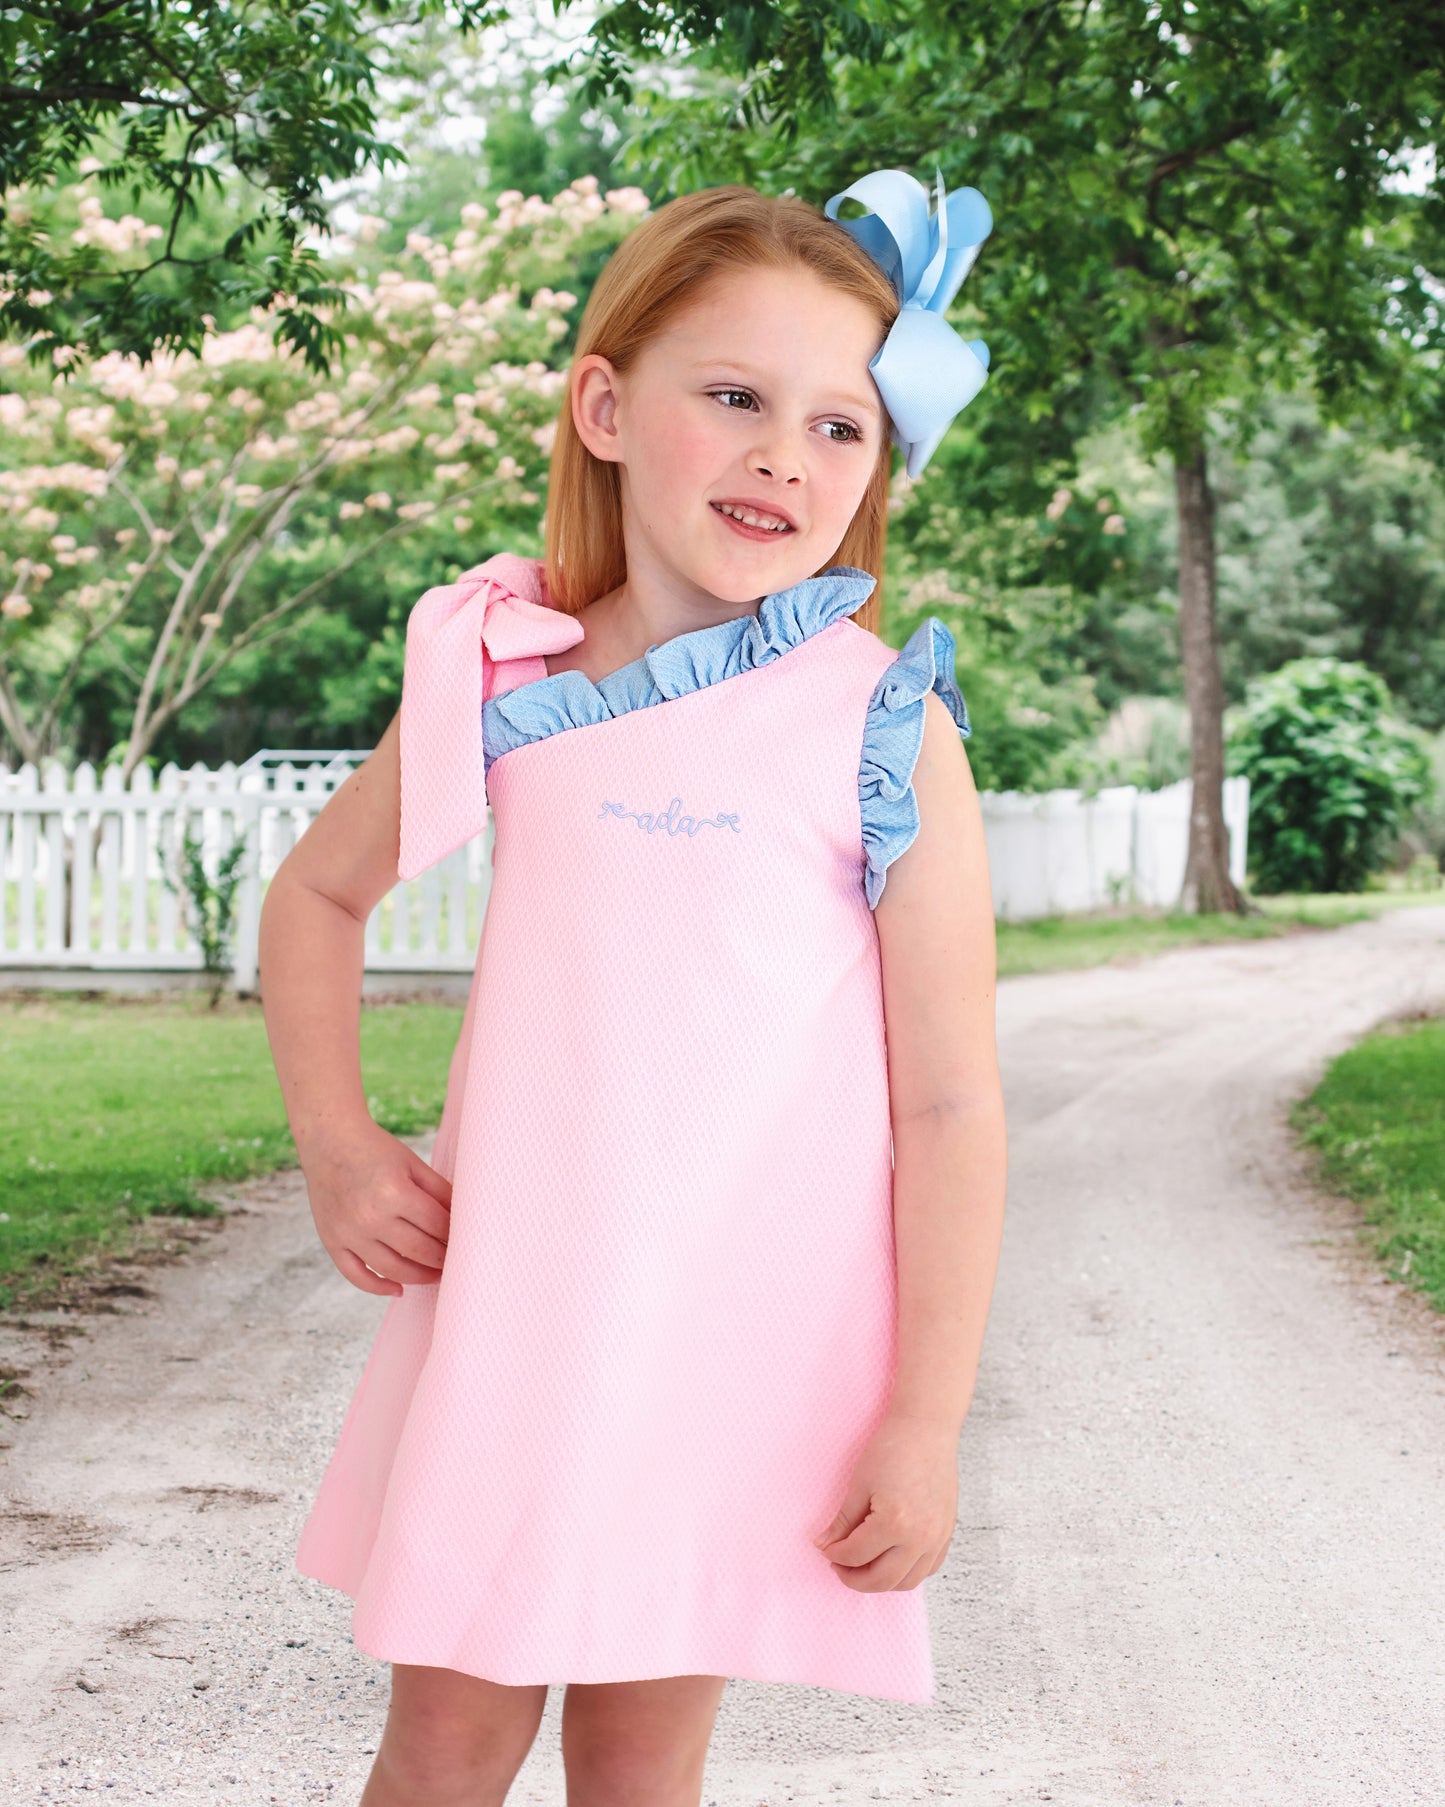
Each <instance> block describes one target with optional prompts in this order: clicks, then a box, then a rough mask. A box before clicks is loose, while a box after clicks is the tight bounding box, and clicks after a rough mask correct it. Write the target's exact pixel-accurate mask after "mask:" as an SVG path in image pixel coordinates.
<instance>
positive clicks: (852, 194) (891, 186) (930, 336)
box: [823, 169, 993, 477]
mask: <svg viewBox="0 0 1445 1807" xmlns="http://www.w3.org/2000/svg"><path fill="white" fill-rule="evenodd" d="M844 201H861V202H862V203H863V205H864V206H865V207H867V208H869V209H870V211H869V212H868V213H866V214H864V215H863V216H862V217H861V218H859V219H853V220H840V219H838V209H839V207H841V206H842V204H843V202H844ZM823 211H824V213H825V214H827V216H828V218H829V219H830V220H836V221H837V223H838V225H840V226H841V227H842V228H843V230H844V231H845V232H847V233H850V234H851V235H852V236H853V237H854V238H855V239H857V241H858V243H859V244H860V245H862V247H863V249H864V250H865V251H866V252H867V253H868V255H869V256H870V257H871V258H872V259H873V261H874V263H876V264H877V265H878V266H879V267H880V268H881V269H882V271H883V273H884V275H885V276H886V277H887V278H888V280H889V281H890V282H891V283H892V284H893V288H894V292H895V293H896V295H897V296H898V299H899V301H900V302H902V304H903V305H902V307H901V309H900V310H899V314H898V318H897V319H896V320H895V321H894V322H893V325H892V327H891V328H890V330H889V333H888V337H887V338H886V339H885V340H884V341H883V344H882V345H881V347H880V348H879V350H878V354H877V356H876V357H875V358H874V359H873V361H872V363H871V364H870V365H869V366H868V368H869V369H870V370H871V371H872V373H873V380H874V382H875V383H877V385H878V393H879V394H880V395H881V396H882V397H883V402H884V405H885V407H886V408H887V409H888V414H889V418H890V419H891V420H892V422H893V439H894V443H895V444H896V445H898V446H901V447H902V448H903V450H904V451H905V452H906V453H907V455H908V475H909V476H910V477H917V476H918V475H920V473H921V472H922V470H923V467H924V466H925V465H926V464H927V463H928V461H929V459H930V458H931V457H932V456H933V454H934V452H935V451H936V450H937V449H938V442H939V441H940V440H941V439H942V438H943V435H944V434H945V433H946V432H947V431H948V428H949V424H950V422H951V421H952V420H953V418H954V416H955V415H956V414H958V413H960V412H961V411H962V410H963V409H964V408H966V407H967V406H968V404H969V403H970V402H971V401H972V400H973V398H974V396H976V395H977V394H978V392H979V390H980V389H982V387H983V385H984V381H985V379H986V378H987V376H988V347H987V345H985V344H984V342H983V340H982V339H967V340H965V339H961V338H960V337H959V336H958V334H957V333H956V332H955V331H954V330H953V328H952V327H951V326H950V325H949V324H948V322H947V321H946V320H945V319H944V318H943V310H944V309H945V308H946V307H947V306H948V304H949V302H950V301H952V300H953V297H954V296H955V295H956V294H957V293H958V288H959V284H960V283H961V282H962V281H963V279H964V277H965V276H967V275H968V273H969V271H970V270H971V269H972V268H973V262H974V259H975V258H976V257H977V256H978V248H979V246H980V245H981V244H982V243H983V241H984V240H985V239H986V238H987V237H988V235H989V233H990V232H991V231H992V229H993V215H992V213H990V211H989V206H988V202H987V201H985V200H984V198H983V196H982V195H981V194H980V193H979V192H978V190H977V189H976V188H960V189H959V190H957V192H956V193H954V194H951V195H949V196H948V197H947V199H946V200H945V198H944V193H943V173H942V171H940V172H939V174H938V207H937V209H936V211H935V212H934V213H932V214H930V213H929V211H928V190H927V189H926V188H925V187H924V186H923V184H922V183H921V182H919V181H916V180H915V179H914V177H912V176H910V175H909V174H908V172H907V171H906V170H902V169H876V170H874V171H873V173H872V175H869V176H861V177H859V179H858V180H857V181H856V182H854V183H853V184H852V186H851V187H849V188H845V189H844V190H843V192H842V193H841V194H836V195H834V196H833V198H832V200H831V201H829V202H828V204H827V206H826V207H825V208H824V209H823Z"/></svg>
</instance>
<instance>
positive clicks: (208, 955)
mask: <svg viewBox="0 0 1445 1807" xmlns="http://www.w3.org/2000/svg"><path fill="white" fill-rule="evenodd" d="M245 857H246V837H245V836H244V835H238V836H237V837H236V839H235V840H234V841H233V842H232V843H231V845H230V846H229V847H228V848H227V849H226V851H225V852H224V853H223V854H221V855H220V856H219V858H218V859H217V861H216V872H215V876H214V877H212V875H211V874H210V873H209V872H208V871H207V870H206V860H205V844H204V842H203V841H202V840H201V839H200V838H199V837H198V836H196V835H193V834H192V833H191V829H190V824H189V823H187V825H186V829H185V832H184V834H183V835H182V837H181V882H180V883H179V884H177V883H176V880H175V879H174V878H173V877H172V876H171V874H170V873H169V872H165V871H163V872H162V873H161V879H162V882H163V883H164V884H165V886H166V888H167V889H168V890H171V891H175V892H177V893H179V894H180V895H181V896H183V897H184V898H185V900H186V903H187V905H188V906H189V911H190V926H191V933H192V934H193V935H194V936H195V938H196V942H197V944H198V945H199V947H200V950H201V970H202V971H203V972H204V973H205V974H206V976H207V978H208V979H209V980H210V987H209V989H210V995H211V1008H212V1010H214V1009H215V1008H216V1006H217V1005H218V1004H219V1003H220V1001H221V993H222V991H223V990H224V989H225V983H226V974H227V973H228V972H229V971H230V970H231V937H232V935H233V933H234V931H235V926H236V890H237V887H238V886H239V885H240V882H241V862H242V860H244V859H245Z"/></svg>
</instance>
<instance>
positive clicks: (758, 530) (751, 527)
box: [711, 502, 797, 540]
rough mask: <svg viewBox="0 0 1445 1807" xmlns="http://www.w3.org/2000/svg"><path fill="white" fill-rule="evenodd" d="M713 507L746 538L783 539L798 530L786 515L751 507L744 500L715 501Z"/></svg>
mask: <svg viewBox="0 0 1445 1807" xmlns="http://www.w3.org/2000/svg"><path fill="white" fill-rule="evenodd" d="M711 507H712V509H713V511H714V512H715V513H716V514H718V515H720V516H721V517H722V519H723V520H724V521H726V522H727V524H728V526H729V527H731V528H732V530H733V532H734V533H740V534H741V535H742V536H743V538H744V539H745V540H782V539H786V538H787V536H788V535H789V534H790V533H796V532H797V528H796V527H794V525H793V523H792V522H791V521H789V520H788V519H786V517H785V516H783V515H779V514H772V513H770V512H769V511H768V510H767V509H765V508H749V507H747V506H746V505H745V504H744V503H742V502H714V503H712V504H711Z"/></svg>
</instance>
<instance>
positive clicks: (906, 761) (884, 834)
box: [858, 615, 973, 909]
mask: <svg viewBox="0 0 1445 1807" xmlns="http://www.w3.org/2000/svg"><path fill="white" fill-rule="evenodd" d="M954 655H955V647H954V640H953V635H952V634H951V633H949V631H948V629H947V628H946V627H945V626H944V625H943V623H942V622H941V621H940V620H939V619H938V617H937V616H936V615H930V616H929V617H928V619H927V620H926V621H924V622H922V623H921V624H920V625H919V626H918V627H917V628H916V629H915V630H914V631H913V633H912V634H910V635H909V637H908V639H907V640H906V641H905V642H904V646H903V651H902V652H901V653H899V655H898V657H897V659H896V660H895V661H894V663H893V664H892V665H890V666H889V668H888V669H887V671H885V672H884V674H883V676H882V677H881V678H880V679H879V680H878V688H877V689H876V690H875V691H874V692H873V695H872V697H871V698H870V699H869V702H868V714H867V718H866V720H865V724H864V728H863V760H862V764H861V765H860V767H859V770H858V797H859V805H860V809H861V814H862V820H863V851H864V855H865V857H866V861H867V864H866V869H865V871H864V874H863V882H864V889H865V890H866V892H867V896H868V905H869V908H870V909H874V908H876V907H877V904H878V899H879V898H880V897H881V896H882V895H883V886H884V882H885V881H886V879H887V876H888V868H889V867H890V866H891V865H892V864H893V862H894V860H896V859H897V858H898V856H899V854H900V853H902V852H903V851H904V849H905V848H907V847H911V846H912V845H913V842H914V839H915V838H916V836H917V834H918V799H917V797H916V796H915V795H914V791H913V773H914V769H915V768H916V767H917V765H918V755H919V753H920V752H921V751H922V749H923V722H924V702H923V699H924V697H926V696H927V694H928V692H929V691H930V690H936V691H937V692H938V694H939V696H941V697H942V698H943V701H944V702H945V703H946V704H947V706H948V713H949V714H950V715H951V716H952V717H953V719H954V721H955V723H956V724H957V726H958V731H959V733H960V734H961V735H963V736H964V738H965V739H966V738H967V737H968V735H969V734H971V733H972V731H973V730H972V727H971V725H970V723H969V719H968V705H967V703H965V702H964V700H963V692H962V691H961V690H960V689H959V687H958V684H957V683H956V681H955V679H954V675H953V661H954Z"/></svg>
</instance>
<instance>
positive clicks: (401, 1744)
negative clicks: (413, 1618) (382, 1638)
mask: <svg viewBox="0 0 1445 1807" xmlns="http://www.w3.org/2000/svg"><path fill="white" fill-rule="evenodd" d="M546 1703H547V1690H546V1688H545V1687H544V1686H537V1687H527V1688H511V1687H505V1686H503V1685H502V1684H500V1683H497V1682H489V1681H484V1680H482V1679H481V1678H480V1677H478V1676H471V1675H462V1674H461V1673H459V1672H458V1671H456V1670H451V1669H435V1668H428V1667H423V1666H420V1665H412V1664H395V1665H394V1666H393V1669H392V1687H391V1703H390V1707H389V1709H388V1712H387V1718H386V1728H385V1730H384V1732H383V1734H382V1739H381V1744H380V1747H379V1749H378V1751H377V1757H376V1765H375V1771H374V1774H373V1785H372V1787H371V1788H370V1789H369V1791H368V1793H367V1794H366V1795H365V1796H363V1801H364V1802H365V1803H366V1807H372V1802H373V1799H374V1800H375V1803H376V1807H390V1803H391V1802H392V1800H393V1799H395V1800H396V1801H397V1802H401V1801H403V1800H405V1801H409V1802H417V1803H420V1802H430V1801H432V1800H435V1801H437V1802H438V1803H443V1802H446V1803H450V1802H451V1801H452V1800H454V1799H455V1800H458V1801H460V1800H463V1799H465V1800H466V1801H468V1802H469V1803H471V1802H475V1803H478V1804H480V1803H483V1802H486V1801H489V1800H495V1801H498V1802H500V1801H501V1800H502V1799H504V1797H505V1795H506V1791H507V1789H508V1787H509V1786H510V1785H511V1782H512V1779H513V1777H514V1776H515V1775H516V1773H517V1771H518V1770H519V1769H520V1768H521V1766H522V1763H523V1761H524V1759H525V1758H526V1755H527V1752H528V1750H529V1749H530V1748H531V1745H532V1741H533V1739H534V1738H535V1737H536V1735H537V1728H538V1726H539V1725H540V1723H541V1719H542V1712H543V1709H544V1708H545V1706H546Z"/></svg>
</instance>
